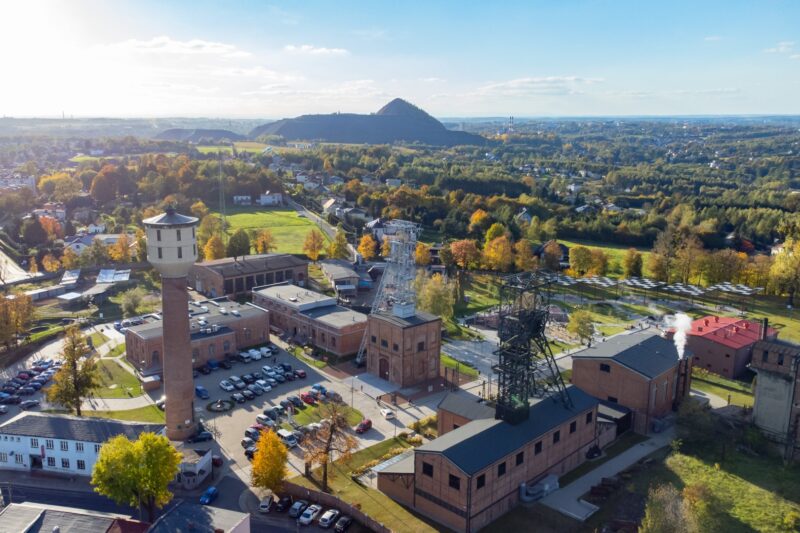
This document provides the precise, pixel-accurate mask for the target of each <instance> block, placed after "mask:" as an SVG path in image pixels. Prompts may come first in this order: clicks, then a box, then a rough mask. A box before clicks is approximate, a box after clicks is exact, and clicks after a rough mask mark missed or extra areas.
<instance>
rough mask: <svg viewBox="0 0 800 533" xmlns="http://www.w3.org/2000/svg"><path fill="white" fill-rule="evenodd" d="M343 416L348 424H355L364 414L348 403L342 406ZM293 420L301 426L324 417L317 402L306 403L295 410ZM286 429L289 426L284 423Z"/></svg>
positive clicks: (362, 418)
mask: <svg viewBox="0 0 800 533" xmlns="http://www.w3.org/2000/svg"><path fill="white" fill-rule="evenodd" d="M343 410H344V416H345V418H346V419H347V423H348V425H350V426H357V425H358V423H359V422H361V421H362V420H364V414H363V413H362V412H361V411H359V410H358V409H354V408H352V407H350V406H349V405H344V406H343ZM293 416H294V421H295V422H297V423H298V424H300V425H301V426H305V425H307V424H310V423H312V422H319V421H320V420H322V419H323V418H324V415H323V413H322V412H321V410H320V407H319V404H317V405H306V407H305V409H298V410H297V411H295V414H294V415H293ZM285 426H286V429H291V426H290V425H289V424H288V423H286V424H285Z"/></svg>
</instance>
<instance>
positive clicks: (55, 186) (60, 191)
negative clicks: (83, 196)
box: [38, 172, 83, 202]
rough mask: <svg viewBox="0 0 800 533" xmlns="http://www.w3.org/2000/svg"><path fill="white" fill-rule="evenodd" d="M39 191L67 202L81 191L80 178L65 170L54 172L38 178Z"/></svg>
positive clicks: (58, 200) (56, 199)
mask: <svg viewBox="0 0 800 533" xmlns="http://www.w3.org/2000/svg"><path fill="white" fill-rule="evenodd" d="M38 188H39V192H41V193H42V194H44V195H46V196H50V197H52V198H53V200H55V201H57V202H67V201H69V200H71V199H73V198H74V197H76V196H78V195H79V194H80V193H81V190H82V188H83V185H82V183H81V180H80V179H78V178H77V177H75V176H73V175H72V174H68V173H66V172H56V173H55V174H50V175H48V176H42V177H41V178H39V184H38Z"/></svg>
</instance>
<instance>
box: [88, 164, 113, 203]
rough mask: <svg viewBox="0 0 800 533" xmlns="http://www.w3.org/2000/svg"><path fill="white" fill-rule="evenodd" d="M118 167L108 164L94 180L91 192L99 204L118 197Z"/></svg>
mask: <svg viewBox="0 0 800 533" xmlns="http://www.w3.org/2000/svg"><path fill="white" fill-rule="evenodd" d="M115 170H116V168H115V167H114V166H113V165H106V166H104V167H103V168H102V169H100V172H98V173H97V175H96V176H95V177H94V179H93V180H92V186H91V187H90V188H89V194H90V195H91V196H92V198H94V200H95V201H96V202H97V203H98V204H101V205H102V204H107V203H109V202H112V201H113V200H114V199H115V198H116V197H117V178H116V175H115Z"/></svg>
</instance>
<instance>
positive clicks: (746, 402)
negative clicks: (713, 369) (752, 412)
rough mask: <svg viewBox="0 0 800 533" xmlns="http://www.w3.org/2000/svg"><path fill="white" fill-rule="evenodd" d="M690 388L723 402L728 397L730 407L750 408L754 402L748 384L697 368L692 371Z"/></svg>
mask: <svg viewBox="0 0 800 533" xmlns="http://www.w3.org/2000/svg"><path fill="white" fill-rule="evenodd" d="M692 388H693V389H697V390H699V391H702V392H707V393H709V394H713V395H715V396H719V397H720V398H722V399H723V400H727V399H728V396H730V399H731V405H741V406H743V407H750V406H752V405H753V403H754V401H755V398H754V397H753V393H752V391H751V385H750V384H748V383H744V382H742V381H736V380H733V379H727V378H724V377H722V376H718V375H716V374H711V373H709V372H703V371H701V370H699V369H697V368H695V369H693V370H692Z"/></svg>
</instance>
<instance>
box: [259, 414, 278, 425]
mask: <svg viewBox="0 0 800 533" xmlns="http://www.w3.org/2000/svg"><path fill="white" fill-rule="evenodd" d="M256 422H258V423H259V424H261V425H262V426H267V427H268V428H274V427H275V421H274V420H273V419H271V418H270V417H268V416H267V415H258V416H257V417H256Z"/></svg>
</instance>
